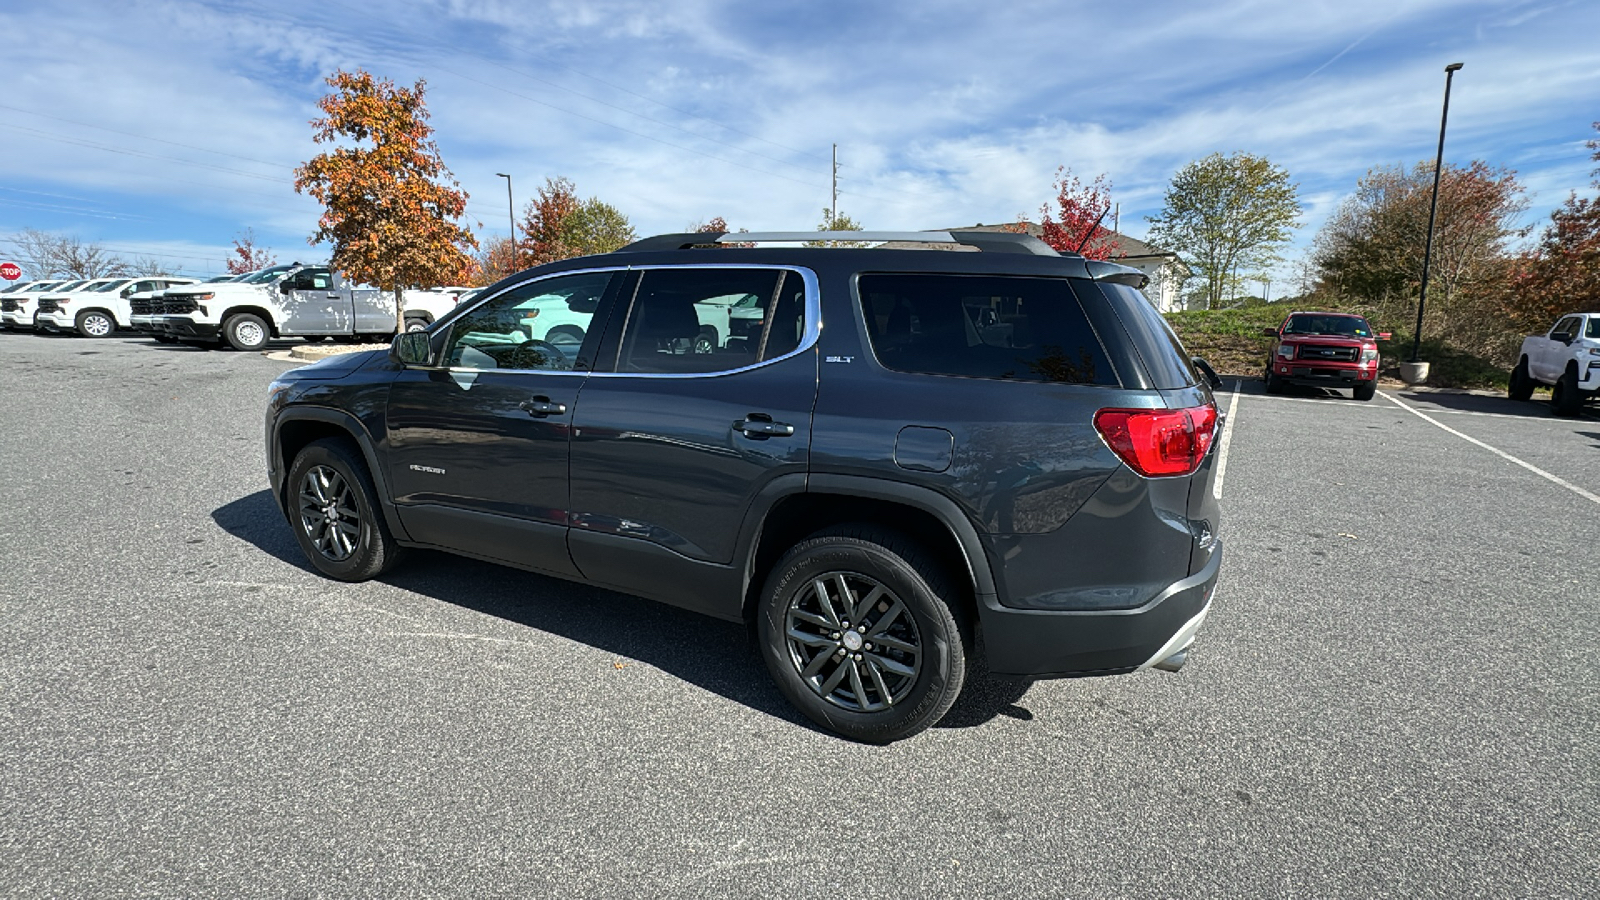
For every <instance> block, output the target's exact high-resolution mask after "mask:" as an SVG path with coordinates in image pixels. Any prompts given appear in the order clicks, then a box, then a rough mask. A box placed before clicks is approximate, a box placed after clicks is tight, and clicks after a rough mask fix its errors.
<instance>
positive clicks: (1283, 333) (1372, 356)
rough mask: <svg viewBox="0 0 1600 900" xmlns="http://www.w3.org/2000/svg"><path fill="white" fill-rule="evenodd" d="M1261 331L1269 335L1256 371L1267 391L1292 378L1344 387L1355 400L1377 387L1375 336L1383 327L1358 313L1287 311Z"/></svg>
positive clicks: (1292, 381) (1312, 384)
mask: <svg viewBox="0 0 1600 900" xmlns="http://www.w3.org/2000/svg"><path fill="white" fill-rule="evenodd" d="M1263 333H1264V334H1266V335H1267V336H1269V337H1271V338H1272V339H1273V341H1272V349H1271V350H1269V351H1268V352H1267V370H1266V373H1265V374H1264V375H1263V376H1262V377H1263V378H1264V380H1265V381H1266V382H1267V393H1269V394H1276V393H1279V392H1280V391H1282V390H1283V389H1284V387H1286V386H1288V385H1291V384H1296V385H1305V386H1307V387H1322V388H1350V389H1351V390H1352V391H1354V392H1355V398H1356V399H1357V400H1371V399H1372V395H1373V393H1375V392H1376V391H1377V389H1378V341H1386V340H1388V339H1389V332H1387V331H1385V332H1382V333H1375V332H1373V330H1372V326H1371V325H1369V324H1367V320H1366V319H1364V318H1362V317H1361V316H1357V315H1351V314H1349V313H1330V312H1292V313H1290V314H1289V317H1288V318H1286V319H1284V320H1283V324H1282V325H1279V326H1278V327H1277V328H1268V329H1265V331H1264V332H1263Z"/></svg>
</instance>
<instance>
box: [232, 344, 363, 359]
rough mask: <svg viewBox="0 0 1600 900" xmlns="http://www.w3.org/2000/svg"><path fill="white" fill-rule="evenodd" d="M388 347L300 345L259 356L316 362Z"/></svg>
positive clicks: (262, 353)
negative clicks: (331, 357)
mask: <svg viewBox="0 0 1600 900" xmlns="http://www.w3.org/2000/svg"><path fill="white" fill-rule="evenodd" d="M388 346H389V345H388V344H301V345H299V346H297V347H291V348H289V349H288V350H263V351H261V355H262V356H265V357H266V358H267V359H272V360H277V361H278V362H316V361H317V360H319V359H327V358H328V357H330V356H341V355H343V354H346V353H365V352H366V351H368V350H385V349H388Z"/></svg>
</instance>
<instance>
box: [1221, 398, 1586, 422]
mask: <svg viewBox="0 0 1600 900" xmlns="http://www.w3.org/2000/svg"><path fill="white" fill-rule="evenodd" d="M1245 396H1246V397H1249V398H1250V402H1251V403H1254V402H1256V401H1258V400H1262V401H1266V402H1269V403H1316V404H1319V405H1322V406H1338V407H1343V408H1344V409H1386V408H1387V407H1384V406H1382V405H1378V406H1373V405H1372V404H1370V403H1360V402H1358V401H1354V400H1344V399H1342V398H1339V397H1278V396H1274V395H1272V394H1246V395H1245ZM1428 412H1430V413H1432V414H1434V415H1436V416H1480V417H1483V418H1488V419H1516V420H1518V421H1520V422H1540V423H1544V424H1547V425H1551V424H1553V425H1570V424H1572V420H1570V419H1558V418H1554V417H1550V418H1546V417H1544V416H1526V415H1518V414H1516V413H1496V412H1479V411H1477V410H1473V409H1437V408H1436V409H1430V410H1428ZM1582 418H1585V419H1595V418H1600V417H1597V416H1594V415H1591V414H1590V413H1589V412H1588V411H1587V410H1585V411H1584V412H1583V413H1582Z"/></svg>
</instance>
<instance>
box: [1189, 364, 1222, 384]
mask: <svg viewBox="0 0 1600 900" xmlns="http://www.w3.org/2000/svg"><path fill="white" fill-rule="evenodd" d="M1190 359H1191V360H1193V361H1194V367H1195V368H1196V369H1199V370H1200V373H1201V374H1202V375H1204V376H1206V381H1207V383H1209V384H1210V385H1211V389H1212V390H1213V391H1220V390H1222V376H1221V375H1218V374H1217V370H1216V369H1213V368H1211V364H1210V363H1208V362H1206V361H1205V360H1203V359H1201V358H1200V357H1198V356H1192V357H1190Z"/></svg>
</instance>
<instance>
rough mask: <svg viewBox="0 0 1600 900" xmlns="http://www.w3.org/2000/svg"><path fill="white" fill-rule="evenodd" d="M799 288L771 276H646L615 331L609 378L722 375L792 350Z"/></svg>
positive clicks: (782, 274)
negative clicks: (615, 354) (616, 348)
mask: <svg viewBox="0 0 1600 900" xmlns="http://www.w3.org/2000/svg"><path fill="white" fill-rule="evenodd" d="M805 324H806V323H805V283H804V281H802V280H801V278H800V276H799V275H798V274H796V273H794V272H789V271H782V270H776V269H733V268H727V269H724V268H704V269H699V268H682V269H650V270H646V271H645V272H644V274H643V275H642V276H641V278H640V281H639V288H638V291H637V293H636V294H635V296H634V300H633V304H632V306H631V308H630V309H629V311H628V320H627V325H626V326H625V327H624V328H623V331H622V351H621V354H620V357H619V359H618V362H617V371H619V372H635V373H660V374H709V373H713V372H728V371H732V370H734V369H741V368H744V367H745V366H750V365H754V364H755V363H757V362H761V361H764V360H770V359H775V358H777V357H779V356H782V355H784V354H785V353H788V352H790V351H793V350H795V349H797V348H798V346H799V342H800V337H801V335H802V334H803V333H804V330H805Z"/></svg>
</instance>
